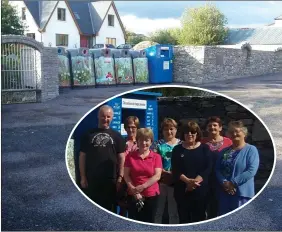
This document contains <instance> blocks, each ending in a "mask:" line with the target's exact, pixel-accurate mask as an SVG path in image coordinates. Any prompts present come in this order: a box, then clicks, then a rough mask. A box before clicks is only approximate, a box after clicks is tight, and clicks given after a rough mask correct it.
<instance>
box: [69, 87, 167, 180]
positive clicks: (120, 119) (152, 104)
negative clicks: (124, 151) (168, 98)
mask: <svg viewBox="0 0 282 232" xmlns="http://www.w3.org/2000/svg"><path fill="white" fill-rule="evenodd" d="M160 96H162V94H161V93H154V92H145V91H136V92H133V93H128V94H125V95H122V96H120V97H116V98H114V99H112V100H110V101H108V102H106V103H105V104H104V105H109V106H111V107H112V108H113V111H114V116H113V120H112V122H111V124H110V127H111V128H112V129H114V130H116V131H118V132H120V133H121V134H122V135H123V136H124V137H126V134H125V133H124V130H123V124H124V121H125V119H126V118H127V117H128V116H137V117H138V118H139V120H140V126H141V127H148V128H151V129H152V130H153V133H154V139H155V140H157V139H158V103H157V97H160ZM98 110H99V108H97V109H94V110H93V111H92V112H91V113H89V114H88V115H87V116H86V117H85V118H84V119H83V120H82V121H81V122H80V123H79V125H78V126H77V127H76V129H75V130H74V132H73V135H72V138H73V139H74V154H75V169H76V181H77V183H78V184H79V183H80V176H79V171H78V170H79V164H78V158H79V151H80V141H81V138H82V136H83V134H84V133H86V132H87V131H88V130H90V129H92V128H97V127H98Z"/></svg>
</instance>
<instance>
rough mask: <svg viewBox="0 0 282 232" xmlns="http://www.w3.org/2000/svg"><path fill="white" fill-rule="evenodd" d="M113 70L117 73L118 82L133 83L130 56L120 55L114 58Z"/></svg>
mask: <svg viewBox="0 0 282 232" xmlns="http://www.w3.org/2000/svg"><path fill="white" fill-rule="evenodd" d="M115 70H116V73H117V82H118V84H131V83H133V70H132V59H131V57H125V58H124V57H122V58H116V59H115Z"/></svg>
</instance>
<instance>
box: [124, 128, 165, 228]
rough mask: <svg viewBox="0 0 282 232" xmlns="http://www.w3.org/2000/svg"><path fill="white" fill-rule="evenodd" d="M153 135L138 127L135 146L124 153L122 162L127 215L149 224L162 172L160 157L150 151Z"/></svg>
mask: <svg viewBox="0 0 282 232" xmlns="http://www.w3.org/2000/svg"><path fill="white" fill-rule="evenodd" d="M153 137H154V136H153V132H152V130H151V129H148V128H141V129H139V130H138V131H137V137H136V139H137V145H138V148H139V149H138V151H134V152H131V153H129V154H128V155H127V157H126V160H125V165H124V179H125V182H126V184H127V186H128V193H129V195H130V198H129V205H130V206H129V210H128V216H129V218H131V219H135V220H138V221H143V222H151V223H153V222H154V218H155V214H156V210H157V201H158V196H159V194H160V188H159V184H158V181H159V180H160V177H161V173H162V159H161V156H160V155H159V154H157V153H155V152H153V151H151V150H150V146H151V145H152V142H153ZM140 202H141V207H140ZM142 202H143V203H142ZM136 203H137V204H136ZM138 203H139V204H138Z"/></svg>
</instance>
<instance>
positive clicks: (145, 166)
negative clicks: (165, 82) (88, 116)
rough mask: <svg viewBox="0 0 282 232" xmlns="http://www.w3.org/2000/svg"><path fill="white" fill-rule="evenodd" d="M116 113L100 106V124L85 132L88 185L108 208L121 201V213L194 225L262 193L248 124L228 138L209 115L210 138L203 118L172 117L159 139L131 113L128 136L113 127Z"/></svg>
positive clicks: (231, 128)
mask: <svg viewBox="0 0 282 232" xmlns="http://www.w3.org/2000/svg"><path fill="white" fill-rule="evenodd" d="M112 118H113V110H112V108H111V107H110V106H107V105H104V106H102V107H101V108H100V109H99V113H98V122H99V125H98V128H96V129H92V130H90V131H88V132H87V133H86V134H85V136H83V138H82V140H81V149H80V157H79V168H80V177H81V180H80V185H81V188H82V189H83V190H84V191H85V193H86V194H87V196H88V197H89V198H90V199H92V200H93V201H94V202H95V203H97V204H99V205H100V206H102V207H103V208H105V209H107V210H110V211H113V212H116V206H117V205H119V206H120V212H119V214H120V215H123V216H126V215H127V214H128V217H129V218H131V219H135V220H138V221H143V222H150V223H158V224H179V223H191V222H199V221H203V220H206V219H210V218H214V217H217V216H220V215H223V214H226V213H228V212H230V211H232V210H234V209H236V208H238V207H239V206H241V205H243V204H244V203H246V202H247V201H249V200H250V199H251V198H252V197H253V196H254V195H255V191H254V176H255V174H256V172H257V170H258V167H259V154H258V151H257V149H256V147H255V146H253V145H250V144H248V143H246V142H245V138H246V136H247V133H248V131H247V128H246V127H245V126H244V125H243V123H242V122H241V121H231V122H230V123H229V125H228V137H229V138H228V137H224V136H222V135H221V133H222V122H221V120H220V118H218V117H210V118H209V119H208V120H207V123H206V130H207V132H208V136H207V137H205V138H203V136H202V131H201V129H200V127H199V125H198V124H197V123H196V122H194V121H189V122H187V123H185V124H183V125H181V127H180V128H178V125H177V122H176V121H175V120H174V119H172V118H165V119H164V120H163V122H162V123H161V130H162V133H163V139H160V140H157V141H154V135H153V132H152V130H151V129H149V128H140V123H139V119H138V118H137V117H135V116H130V117H128V118H127V119H126V121H125V122H124V125H125V130H126V131H127V141H124V139H123V137H122V136H121V135H120V134H119V133H118V132H117V131H114V130H112V129H111V128H110V123H111V120H112ZM178 129H180V131H179V132H180V136H179V138H176V135H177V130H178ZM117 196H118V197H117Z"/></svg>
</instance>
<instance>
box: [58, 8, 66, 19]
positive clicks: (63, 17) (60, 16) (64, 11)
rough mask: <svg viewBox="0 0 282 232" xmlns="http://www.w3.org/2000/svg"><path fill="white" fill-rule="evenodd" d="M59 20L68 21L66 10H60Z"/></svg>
mask: <svg viewBox="0 0 282 232" xmlns="http://www.w3.org/2000/svg"><path fill="white" fill-rule="evenodd" d="M58 20H60V21H66V9H64V8H58Z"/></svg>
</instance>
